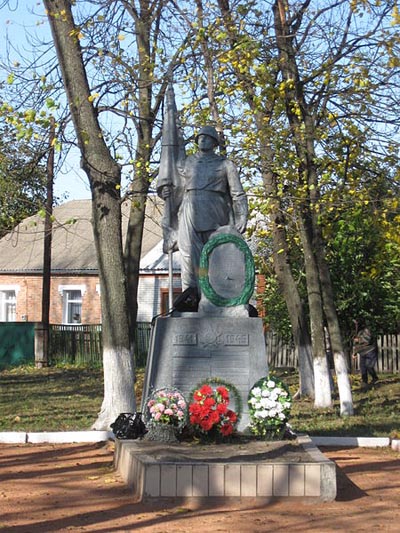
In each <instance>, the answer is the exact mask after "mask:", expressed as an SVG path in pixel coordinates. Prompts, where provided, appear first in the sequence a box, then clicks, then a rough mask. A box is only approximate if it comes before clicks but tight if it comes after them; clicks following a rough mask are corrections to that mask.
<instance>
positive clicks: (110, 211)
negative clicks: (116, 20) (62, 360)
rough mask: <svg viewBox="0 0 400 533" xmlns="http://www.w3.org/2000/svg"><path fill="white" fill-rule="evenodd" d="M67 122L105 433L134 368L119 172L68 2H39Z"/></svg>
mask: <svg viewBox="0 0 400 533" xmlns="http://www.w3.org/2000/svg"><path fill="white" fill-rule="evenodd" d="M44 5H45V7H46V9H47V16H48V20H49V23H50V27H51V31H52V35H53V40H54V44H55V47H56V51H57V56H58V60H59V65H60V69H61V73H62V77H63V81H64V87H65V90H66V93H67V97H68V102H69V107H70V110H71V115H72V120H73V123H74V127H75V132H76V135H77V139H78V144H79V148H80V151H81V162H82V167H83V169H84V170H85V172H86V174H87V176H88V178H89V182H90V189H91V193H92V217H93V218H92V224H93V234H94V241H95V246H96V252H97V262H98V269H99V277H100V289H101V307H102V324H103V364H104V399H103V403H102V406H101V412H100V413H99V417H98V419H97V421H96V422H95V424H94V426H93V427H94V429H106V428H108V427H109V425H110V423H111V422H113V421H114V420H115V418H116V417H117V416H118V414H119V413H121V412H133V411H135V408H136V405H135V394H134V365H133V357H132V353H131V351H130V343H129V324H128V307H127V291H126V281H125V271H124V262H123V253H122V230H121V204H120V194H119V188H120V181H121V170H120V168H119V166H118V164H117V163H116V162H115V161H114V159H113V158H112V157H111V154H110V151H109V149H108V147H107V145H106V143H105V141H104V137H103V134H102V131H101V128H100V126H99V123H98V119H97V111H96V110H95V108H94V107H93V104H92V102H91V101H90V100H91V99H90V88H89V84H88V81H87V76H86V72H85V67H84V64H83V59H82V50H81V47H80V43H79V37H78V33H79V31H78V29H77V28H76V27H75V24H74V20H73V16H72V11H71V2H70V1H68V0H44Z"/></svg>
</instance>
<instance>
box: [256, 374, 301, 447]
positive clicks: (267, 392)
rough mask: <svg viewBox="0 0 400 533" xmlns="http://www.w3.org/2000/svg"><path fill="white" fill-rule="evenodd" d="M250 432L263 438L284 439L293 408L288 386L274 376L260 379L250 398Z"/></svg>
mask: <svg viewBox="0 0 400 533" xmlns="http://www.w3.org/2000/svg"><path fill="white" fill-rule="evenodd" d="M248 404H249V414H250V431H251V432H252V433H253V434H254V435H257V436H258V437H262V438H267V439H268V438H270V439H274V438H280V437H282V435H283V433H284V430H285V427H286V424H287V421H288V419H289V415H290V409H291V407H292V397H291V395H290V392H289V390H288V388H287V386H286V385H285V384H284V383H283V382H282V381H280V380H279V379H277V378H275V377H274V376H271V375H270V376H266V377H264V378H261V379H259V380H258V381H257V382H256V383H255V384H254V385H253V387H252V389H251V390H250V392H249V397H248Z"/></svg>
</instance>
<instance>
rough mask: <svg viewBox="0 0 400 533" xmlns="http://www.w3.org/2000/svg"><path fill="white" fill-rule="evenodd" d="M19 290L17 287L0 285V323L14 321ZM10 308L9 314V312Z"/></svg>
mask: <svg viewBox="0 0 400 533" xmlns="http://www.w3.org/2000/svg"><path fill="white" fill-rule="evenodd" d="M19 289H20V287H19V285H0V322H15V321H16V319H17V295H18V292H19ZM7 293H14V295H13V296H10V295H7ZM9 306H11V307H9ZM10 308H11V312H10V311H9V309H10Z"/></svg>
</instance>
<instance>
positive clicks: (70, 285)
mask: <svg viewBox="0 0 400 533" xmlns="http://www.w3.org/2000/svg"><path fill="white" fill-rule="evenodd" d="M129 208H130V204H129V202H126V203H124V204H123V206H122V212H123V234H124V235H125V234H126V228H127V222H128V216H129ZM90 218H91V201H90V200H72V201H69V202H67V203H65V204H63V205H60V206H57V207H55V209H54V222H53V236H52V262H51V288H50V323H52V324H99V323H100V322H101V308H100V285H99V277H98V270H97V262H96V254H95V247H94V241H93V231H92V226H91V222H90ZM160 218H161V211H160V205H159V202H157V200H156V199H155V197H153V198H149V201H148V205H147V209H146V221H145V226H144V234H143V244H142V256H141V262H140V280H139V293H138V306H139V308H138V321H141V322H150V321H151V319H152V318H153V316H155V315H157V314H159V313H162V312H165V311H166V301H167V294H168V266H167V265H168V261H167V257H166V256H165V254H163V253H162V230H161V227H160ZM43 244H44V219H43V218H42V217H41V216H40V215H35V216H32V217H29V218H27V219H25V220H24V221H23V222H21V223H20V224H19V225H18V226H17V227H16V228H15V229H14V230H13V231H12V232H10V233H9V234H7V235H6V236H4V237H3V238H2V239H0V322H24V321H25V322H40V321H41V301H42V272H43ZM177 255H178V254H174V292H175V291H176V292H179V290H180V289H179V287H180V275H179V263H178V258H177Z"/></svg>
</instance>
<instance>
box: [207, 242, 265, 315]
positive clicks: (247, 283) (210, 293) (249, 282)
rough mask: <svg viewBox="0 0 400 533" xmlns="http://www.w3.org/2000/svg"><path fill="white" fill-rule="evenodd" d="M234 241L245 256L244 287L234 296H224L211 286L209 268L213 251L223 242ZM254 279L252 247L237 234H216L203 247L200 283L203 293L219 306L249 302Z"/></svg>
mask: <svg viewBox="0 0 400 533" xmlns="http://www.w3.org/2000/svg"><path fill="white" fill-rule="evenodd" d="M227 243H232V244H234V245H235V246H236V248H238V249H239V250H240V251H241V252H242V253H243V254H244V258H245V280H244V287H243V290H242V292H241V294H239V296H235V297H233V298H224V297H223V296H221V295H219V294H218V293H217V292H216V291H215V290H214V288H213V287H212V286H211V283H210V280H209V278H208V270H209V257H210V254H211V252H212V251H213V250H214V249H215V248H216V247H217V246H220V245H221V244H227ZM254 281H255V269H254V259H253V255H252V253H251V251H250V248H249V247H248V246H247V244H246V242H245V241H244V240H243V239H241V238H240V237H237V236H236V235H231V234H229V233H223V234H221V235H216V236H215V237H212V238H211V239H210V240H209V241H208V242H206V244H205V245H204V247H203V250H202V252H201V257H200V276H199V284H200V288H201V291H202V293H203V294H204V295H205V296H206V297H207V298H208V300H210V302H212V303H213V304H214V305H217V306H218V307H234V306H236V305H245V304H247V303H249V300H250V298H251V297H252V295H253V291H254Z"/></svg>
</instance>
